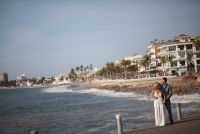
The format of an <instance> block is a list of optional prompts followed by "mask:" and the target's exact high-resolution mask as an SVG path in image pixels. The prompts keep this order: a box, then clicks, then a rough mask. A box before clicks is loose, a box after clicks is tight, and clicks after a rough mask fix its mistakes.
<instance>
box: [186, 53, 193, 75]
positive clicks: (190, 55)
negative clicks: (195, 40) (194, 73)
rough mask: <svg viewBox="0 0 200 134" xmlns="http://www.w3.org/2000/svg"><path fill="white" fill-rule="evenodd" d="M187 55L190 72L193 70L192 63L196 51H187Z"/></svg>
mask: <svg viewBox="0 0 200 134" xmlns="http://www.w3.org/2000/svg"><path fill="white" fill-rule="evenodd" d="M186 55H187V62H188V71H189V72H190V71H191V69H192V68H191V65H192V58H193V56H194V53H193V52H187V53H186Z"/></svg>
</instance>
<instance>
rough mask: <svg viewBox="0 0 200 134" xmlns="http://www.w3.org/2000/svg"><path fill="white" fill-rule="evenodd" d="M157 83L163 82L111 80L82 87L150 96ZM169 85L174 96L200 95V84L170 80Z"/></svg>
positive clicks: (152, 79)
mask: <svg viewBox="0 0 200 134" xmlns="http://www.w3.org/2000/svg"><path fill="white" fill-rule="evenodd" d="M155 82H160V83H161V82H162V78H151V79H136V80H109V81H98V82H91V83H83V84H81V86H82V87H86V88H97V89H102V90H114V91H116V92H136V93H139V94H150V93H151V91H152V89H153V86H154V84H155ZM168 83H170V84H171V85H172V87H173V90H172V91H173V94H178V95H183V94H193V93H198V94H200V82H199V81H197V80H188V79H182V78H176V77H175V78H174V77H173V78H168Z"/></svg>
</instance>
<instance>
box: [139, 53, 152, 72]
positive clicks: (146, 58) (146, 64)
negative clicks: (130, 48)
mask: <svg viewBox="0 0 200 134" xmlns="http://www.w3.org/2000/svg"><path fill="white" fill-rule="evenodd" d="M150 62H151V57H150V55H148V54H146V55H144V56H143V59H142V60H141V61H140V65H141V66H143V67H145V70H148V73H149V64H150Z"/></svg>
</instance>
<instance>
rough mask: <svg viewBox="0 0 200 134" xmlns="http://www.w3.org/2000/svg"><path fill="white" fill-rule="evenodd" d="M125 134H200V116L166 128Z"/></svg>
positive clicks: (153, 128)
mask: <svg viewBox="0 0 200 134" xmlns="http://www.w3.org/2000/svg"><path fill="white" fill-rule="evenodd" d="M124 134H200V114H197V115H194V116H191V117H187V118H185V119H182V120H181V121H176V122H175V124H173V125H171V124H167V125H166V126H164V127H155V126H153V127H147V128H142V129H137V130H134V131H131V132H126V133H124Z"/></svg>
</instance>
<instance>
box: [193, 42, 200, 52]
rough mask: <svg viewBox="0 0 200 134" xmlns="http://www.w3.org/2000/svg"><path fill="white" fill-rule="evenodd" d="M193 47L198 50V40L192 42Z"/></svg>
mask: <svg viewBox="0 0 200 134" xmlns="http://www.w3.org/2000/svg"><path fill="white" fill-rule="evenodd" d="M193 45H194V47H196V50H200V40H198V39H196V40H194V41H193Z"/></svg>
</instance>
